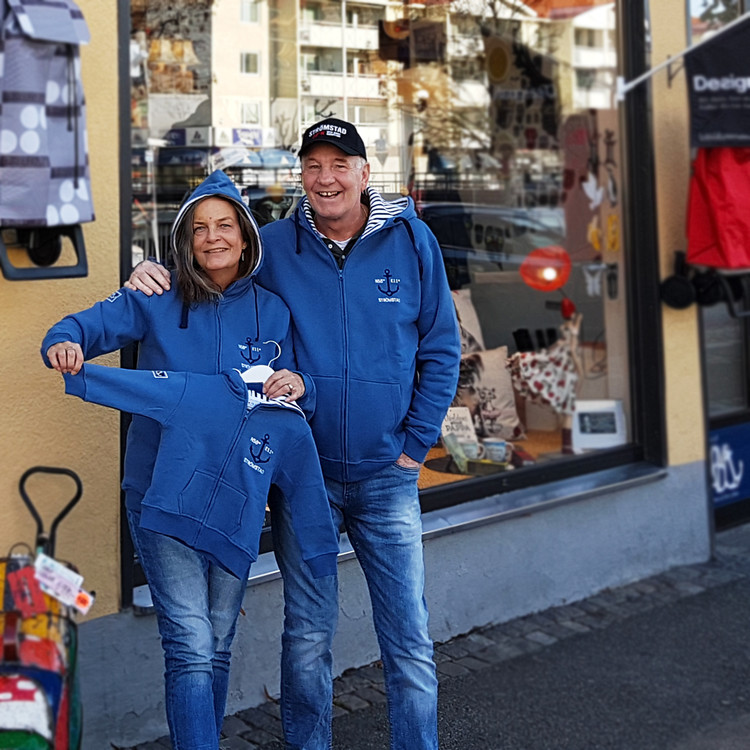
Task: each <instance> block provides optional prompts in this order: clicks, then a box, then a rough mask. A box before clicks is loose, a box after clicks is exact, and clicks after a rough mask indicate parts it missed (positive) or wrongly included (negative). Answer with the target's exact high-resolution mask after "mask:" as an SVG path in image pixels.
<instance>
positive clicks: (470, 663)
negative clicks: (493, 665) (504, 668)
mask: <svg viewBox="0 0 750 750" xmlns="http://www.w3.org/2000/svg"><path fill="white" fill-rule="evenodd" d="M456 664H458V665H459V666H461V667H466V669H468V670H469V671H470V672H479V671H481V670H482V669H487V666H488V664H487V662H486V661H481V660H480V659H477V658H476V657H475V656H464V657H463V659H458V660H457V661H456Z"/></svg>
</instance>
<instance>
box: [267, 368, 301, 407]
mask: <svg viewBox="0 0 750 750" xmlns="http://www.w3.org/2000/svg"><path fill="white" fill-rule="evenodd" d="M263 393H265V394H266V396H268V398H278V397H279V396H286V400H287V401H296V400H297V399H298V398H301V397H302V396H303V395H304V393H305V381H304V380H303V379H302V376H301V375H298V374H297V373H296V372H292V371H291V370H277V371H276V372H275V373H274V374H273V375H271V376H269V378H268V380H266V382H265V383H264V384H263Z"/></svg>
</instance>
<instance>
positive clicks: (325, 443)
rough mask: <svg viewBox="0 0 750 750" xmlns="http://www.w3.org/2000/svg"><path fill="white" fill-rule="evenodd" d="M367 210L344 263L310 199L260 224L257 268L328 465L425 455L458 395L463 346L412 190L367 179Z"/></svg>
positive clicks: (334, 471) (332, 472)
mask: <svg viewBox="0 0 750 750" xmlns="http://www.w3.org/2000/svg"><path fill="white" fill-rule="evenodd" d="M368 201H369V208H370V211H369V219H368V221H367V225H366V227H365V230H364V232H363V233H362V235H361V236H360V237H359V238H358V239H357V240H356V242H355V243H354V245H353V247H352V249H351V250H350V252H349V253H348V254H347V257H346V260H345V262H344V263H343V265H342V267H339V265H338V264H337V262H336V259H335V258H334V256H333V254H332V253H331V249H330V248H331V247H332V246H333V243H332V242H331V240H327V239H325V238H322V237H321V236H320V235H319V234H318V233H317V232H316V231H315V229H314V224H313V218H312V212H311V209H310V206H309V203H308V201H307V200H306V199H305V200H303V201H302V202H301V203H300V205H299V206H298V207H297V209H296V211H295V213H294V215H293V216H291V217H289V218H288V219H282V220H281V221H275V222H272V223H270V224H266V225H265V226H264V227H263V228H262V229H261V235H262V237H263V242H264V243H265V245H266V247H267V248H268V257H267V258H266V262H265V263H264V265H263V268H262V269H261V271H260V272H259V275H258V279H259V281H260V283H261V284H263V285H264V286H267V287H268V288H269V289H273V290H274V291H275V292H276V293H277V294H279V295H280V296H281V297H282V298H283V299H284V301H285V302H286V303H287V305H289V308H290V310H291V312H292V323H293V327H294V337H295V342H296V344H297V349H296V353H297V363H298V365H299V367H300V369H302V370H304V371H305V372H307V373H309V375H310V376H311V377H312V378H313V379H314V380H315V385H316V391H317V402H316V408H315V414H314V416H313V417H312V419H311V421H310V426H311V427H312V430H313V435H314V436H315V443H316V444H317V446H318V452H319V454H320V460H321V464H322V467H323V474H324V475H325V476H326V477H330V478H332V479H336V480H339V481H358V480H361V479H364V478H366V477H368V476H371V475H373V474H374V473H376V472H377V471H379V470H380V469H382V468H384V467H385V466H387V465H388V464H390V463H393V462H394V461H395V460H396V459H397V458H398V457H399V455H400V454H401V453H402V452H404V453H406V454H407V455H408V456H410V457H411V458H413V459H414V460H416V461H420V462H421V461H423V460H424V458H425V456H426V455H427V451H428V450H429V449H430V447H431V446H432V445H433V444H434V443H435V442H436V441H437V439H438V436H439V435H440V428H441V425H442V421H443V418H444V417H445V413H446V411H447V409H448V407H449V406H450V403H451V401H452V400H453V397H454V396H455V394H456V384H457V381H458V367H459V363H460V356H461V347H460V342H459V335H458V324H457V321H456V312H455V307H454V305H453V300H452V298H451V293H450V289H449V287H448V282H447V279H446V275H445V267H444V265H443V260H442V254H441V252H440V247H439V245H438V243H437V240H436V239H435V237H434V235H433V234H432V232H431V231H430V230H429V228H428V227H427V225H426V224H424V222H422V221H421V220H419V219H417V218H416V214H415V211H414V205H413V203H412V201H411V200H410V199H400V200H398V201H394V202H390V203H388V202H386V201H384V200H383V198H382V197H381V196H380V194H379V193H378V192H377V191H375V190H373V189H371V188H369V189H368Z"/></svg>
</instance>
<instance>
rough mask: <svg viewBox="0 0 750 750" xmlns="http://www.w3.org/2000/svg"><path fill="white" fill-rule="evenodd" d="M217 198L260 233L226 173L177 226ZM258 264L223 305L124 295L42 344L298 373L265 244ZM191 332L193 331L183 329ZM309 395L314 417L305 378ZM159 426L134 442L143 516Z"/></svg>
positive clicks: (140, 422) (130, 485) (133, 485)
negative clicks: (266, 279) (262, 280)
mask: <svg viewBox="0 0 750 750" xmlns="http://www.w3.org/2000/svg"><path fill="white" fill-rule="evenodd" d="M209 195H219V196H221V197H224V198H227V199H228V200H230V201H232V203H233V204H234V205H235V206H236V208H237V210H238V211H241V212H242V213H244V214H245V215H246V216H247V217H248V219H249V220H250V222H251V224H252V226H253V227H254V228H255V231H256V233H257V225H256V223H255V220H254V219H253V217H252V214H251V213H250V211H249V209H248V207H247V206H246V205H245V204H244V203H243V201H242V199H241V197H240V194H239V191H238V190H237V188H236V187H235V186H234V184H233V183H232V181H231V180H230V179H229V178H228V177H227V176H226V175H225V174H224V173H223V172H214V174H212V175H211V176H210V177H208V178H207V179H206V180H205V181H204V182H203V183H201V185H199V186H198V187H197V188H196V189H195V191H194V192H193V193H192V195H191V196H190V197H189V198H188V200H187V201H186V202H185V204H184V205H183V206H182V208H181V209H180V212H179V214H178V216H177V218H176V219H175V230H173V233H172V235H173V238H174V234H175V231H176V227H177V226H178V225H179V223H180V221H181V220H182V219H183V217H184V215H185V211H186V210H187V208H188V207H189V206H190V205H192V204H193V203H195V202H196V201H198V200H200V199H201V198H205V197H206V196H209ZM258 246H259V254H258V262H257V264H256V267H255V268H254V269H253V271H252V273H251V274H250V275H249V276H247V277H245V278H242V279H239V280H238V281H235V282H234V283H233V284H231V285H230V286H229V287H228V288H227V289H226V290H225V292H224V294H223V295H222V296H221V297H220V298H219V299H218V300H217V301H216V302H203V303H200V304H198V305H195V306H193V307H191V308H190V310H186V308H185V307H184V305H183V301H182V298H181V295H180V292H179V289H177V288H176V284H175V285H173V286H172V289H171V290H170V291H168V292H164V293H163V294H162V295H153V296H151V297H147V296H146V295H145V294H141V293H140V292H132V291H130V290H127V289H120V290H119V291H117V292H115V293H114V294H112V295H111V296H110V297H109V298H107V299H106V300H104V301H102V302H98V303H96V304H95V305H94V306H93V307H91V308H89V309H88V310H84V311H82V312H79V313H75V314H73V315H68V316H67V317H65V318H63V319H62V320H61V321H60V322H59V323H56V324H55V325H54V326H53V327H52V328H51V329H50V330H49V331H48V332H47V335H46V336H45V338H44V341H43V343H42V357H43V359H44V361H45V364H46V365H47V366H49V361H48V360H47V356H46V352H47V349H48V348H49V347H50V346H52V345H53V344H56V343H60V342H62V341H73V342H76V343H78V344H80V345H81V347H82V349H83V356H84V358H85V359H87V360H88V359H91V358H93V357H96V356H98V355H100V354H104V353H107V352H112V351H115V350H117V349H121V348H122V347H124V346H127V345H128V344H132V343H135V342H137V343H138V369H141V370H174V371H187V372H196V373H205V374H215V373H218V372H221V371H227V370H231V369H233V368H236V369H240V370H242V369H247V368H249V367H250V366H251V365H254V364H259V365H261V364H271V363H272V367H273V368H274V369H276V370H278V369H281V368H288V369H290V370H295V371H296V370H297V364H296V357H295V353H294V341H293V339H292V333H291V330H290V316H289V309H288V308H287V306H286V305H285V304H284V302H282V300H281V299H280V298H279V297H278V296H277V295H275V294H273V293H272V292H269V291H268V290H266V289H264V288H262V287H261V286H259V285H258V284H257V283H256V281H255V274H256V273H257V272H258V270H259V269H260V268H261V266H262V263H263V246H262V243H260V241H258ZM183 326H186V327H183ZM303 377H304V380H305V395H304V396H303V397H302V398H301V399H299V405H300V406H301V407H302V408H303V409H304V410H305V412H306V413H307V414H310V413H311V412H312V411H313V409H314V407H315V385H314V383H313V381H312V380H311V379H310V378H309V377H307V376H303ZM158 445H159V426H158V425H157V424H156V422H154V421H153V420H151V419H148V418H146V417H142V416H134V417H133V421H132V424H131V425H130V429H129V430H128V437H127V450H126V454H125V470H124V478H123V485H122V486H123V489H124V490H125V492H126V499H127V505H128V507H130V508H133V509H135V510H137V509H138V507H139V505H140V501H141V498H142V497H143V495H144V493H145V492H146V490H147V489H148V487H149V485H150V484H151V472H152V470H153V465H154V461H155V458H156V451H157V448H158Z"/></svg>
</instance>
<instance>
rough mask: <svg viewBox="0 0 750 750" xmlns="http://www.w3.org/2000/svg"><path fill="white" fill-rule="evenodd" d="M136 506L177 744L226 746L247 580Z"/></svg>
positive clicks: (208, 748)
mask: <svg viewBox="0 0 750 750" xmlns="http://www.w3.org/2000/svg"><path fill="white" fill-rule="evenodd" d="M139 520H140V513H138V512H134V511H131V510H128V523H129V525H130V533H131V535H132V537H133V542H134V544H135V548H136V552H137V553H138V557H139V559H140V562H141V566H142V567H143V572H144V573H145V575H146V580H147V582H148V586H149V589H150V591H151V598H152V599H153V602H154V608H155V609H156V616H157V621H158V625H159V633H160V634H161V645H162V648H163V649H164V664H165V671H164V681H165V699H166V710H167V721H168V723H169V734H170V737H171V739H172V746H173V748H174V750H218V747H219V733H220V731H221V726H222V723H223V721H224V709H225V707H226V700H227V690H228V687H229V662H230V658H231V653H230V648H231V644H232V638H233V637H234V631H235V627H236V624H237V615H238V614H239V611H240V607H241V606H242V598H243V596H244V595H245V590H246V588H247V581H246V580H241V579H239V578H237V577H236V576H233V575H232V574H231V573H228V572H227V571H225V570H224V569H223V568H221V567H220V566H219V565H216V564H215V563H213V562H211V560H210V559H209V558H207V557H206V555H204V554H202V553H201V552H197V551H196V550H194V549H192V548H190V547H188V546H187V545H185V544H182V542H179V541H177V540H176V539H173V538H172V537H169V536H166V535H165V534H157V533H155V532H153V531H148V530H146V529H141V528H140V527H139Z"/></svg>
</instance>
